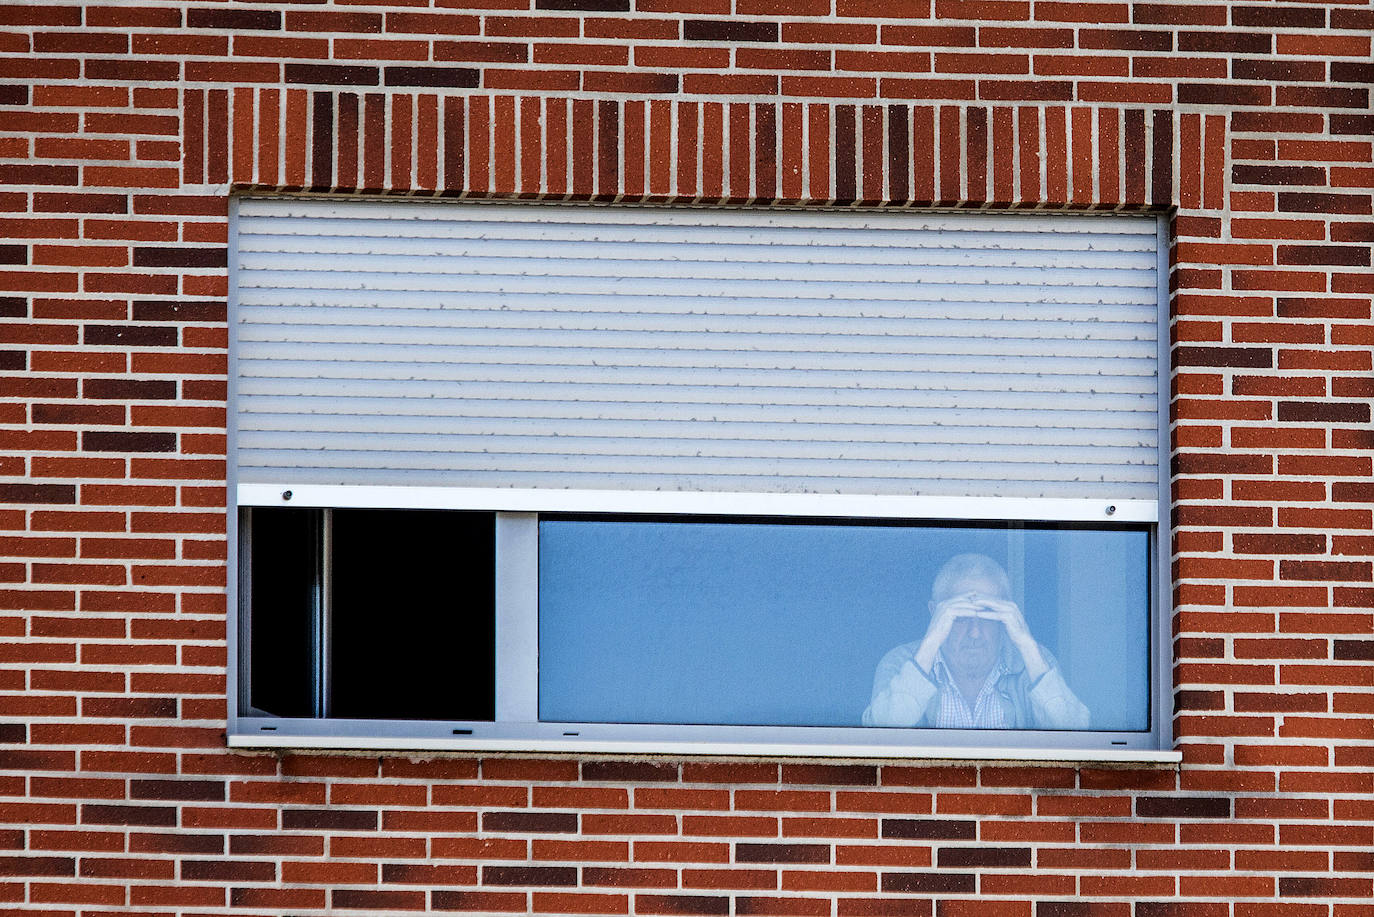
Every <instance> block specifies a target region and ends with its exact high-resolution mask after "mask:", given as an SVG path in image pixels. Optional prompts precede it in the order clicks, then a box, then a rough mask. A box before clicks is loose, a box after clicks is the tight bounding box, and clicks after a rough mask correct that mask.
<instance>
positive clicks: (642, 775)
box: [582, 761, 677, 783]
mask: <svg viewBox="0 0 1374 917" xmlns="http://www.w3.org/2000/svg"><path fill="white" fill-rule="evenodd" d="M582 779H583V780H614V781H617V782H621V781H625V782H632V783H651V782H652V783H663V782H667V781H674V780H677V765H676V764H656V763H654V762H652V761H584V762H582Z"/></svg>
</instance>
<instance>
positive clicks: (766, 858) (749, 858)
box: [735, 842, 830, 863]
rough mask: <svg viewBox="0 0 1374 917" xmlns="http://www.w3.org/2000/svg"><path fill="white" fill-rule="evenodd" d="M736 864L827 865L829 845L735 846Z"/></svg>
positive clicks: (741, 843)
mask: <svg viewBox="0 0 1374 917" xmlns="http://www.w3.org/2000/svg"><path fill="white" fill-rule="evenodd" d="M735 862H736V863H829V862H830V845H829V844H749V843H744V842H740V843H738V844H736V845H735Z"/></svg>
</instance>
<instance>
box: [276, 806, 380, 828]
mask: <svg viewBox="0 0 1374 917" xmlns="http://www.w3.org/2000/svg"><path fill="white" fill-rule="evenodd" d="M281 826H282V827H283V828H286V829H287V830H292V829H297V830H301V829H303V830H310V831H376V830H377V813H376V812H375V811H372V810H368V809H287V810H286V811H284V812H282V813H281Z"/></svg>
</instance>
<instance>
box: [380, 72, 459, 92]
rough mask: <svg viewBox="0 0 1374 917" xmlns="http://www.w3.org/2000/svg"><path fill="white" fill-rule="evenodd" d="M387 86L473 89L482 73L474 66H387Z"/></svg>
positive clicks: (385, 77) (385, 74)
mask: <svg viewBox="0 0 1374 917" xmlns="http://www.w3.org/2000/svg"><path fill="white" fill-rule="evenodd" d="M383 72H384V79H385V82H386V85H388V86H443V87H446V88H449V89H475V88H477V87H478V86H480V85H481V76H482V73H481V71H480V70H478V69H477V68H475V67H387V68H385V69H384V71H383Z"/></svg>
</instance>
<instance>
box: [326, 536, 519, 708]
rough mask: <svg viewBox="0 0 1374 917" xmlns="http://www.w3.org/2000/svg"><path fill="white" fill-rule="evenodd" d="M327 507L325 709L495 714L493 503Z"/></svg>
mask: <svg viewBox="0 0 1374 917" xmlns="http://www.w3.org/2000/svg"><path fill="white" fill-rule="evenodd" d="M333 516H334V521H333V531H332V539H333V549H334V550H333V583H332V589H331V596H332V615H331V627H332V631H331V637H330V645H331V647H332V653H331V658H330V685H331V704H330V710H329V713H330V716H332V717H337V718H359V719H433V720H491V719H493V718H494V717H495V711H496V679H495V669H494V665H495V657H496V631H495V574H494V565H495V516H494V514H492V513H466V512H440V511H427V510H335V511H334V513H333Z"/></svg>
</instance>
